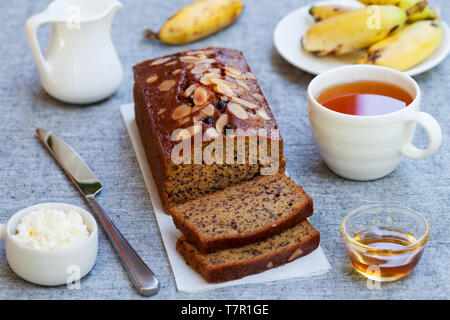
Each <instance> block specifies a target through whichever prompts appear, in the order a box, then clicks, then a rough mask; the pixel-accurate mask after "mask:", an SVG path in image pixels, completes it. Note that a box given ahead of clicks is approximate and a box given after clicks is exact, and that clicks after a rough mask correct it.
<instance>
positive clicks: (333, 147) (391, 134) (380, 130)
mask: <svg viewBox="0 0 450 320" xmlns="http://www.w3.org/2000/svg"><path fill="white" fill-rule="evenodd" d="M354 81H379V82H385V83H390V84H394V85H396V86H399V87H401V88H403V89H404V90H406V91H407V92H409V94H411V96H412V97H413V98H414V100H413V102H411V104H410V105H408V106H407V107H405V108H403V109H401V110H399V111H396V112H392V113H388V114H383V115H377V116H356V115H347V114H343V113H339V112H336V111H332V110H330V109H328V108H325V107H324V106H322V105H321V104H320V103H318V102H317V98H318V96H319V95H320V94H321V93H322V92H323V91H324V90H325V89H328V88H330V87H333V86H335V85H339V84H345V83H349V82H354ZM420 100H421V93H420V88H419V86H418V84H417V83H416V81H414V79H412V78H411V77H409V76H407V75H405V74H404V73H402V72H399V71H396V70H394V69H390V68H386V67H380V66H371V65H350V66H344V67H338V68H335V69H331V70H329V71H326V72H323V73H321V74H320V75H318V76H317V77H316V78H314V79H313V80H312V81H311V83H310V84H309V87H308V105H309V108H308V114H309V121H310V124H311V130H312V134H313V137H314V140H315V142H316V146H317V149H318V150H319V153H320V155H321V156H322V158H323V160H324V161H325V163H326V164H327V165H328V167H329V168H330V169H331V170H332V171H334V172H335V173H336V174H338V175H340V176H342V177H344V178H347V179H352V180H360V181H367V180H374V179H378V178H382V177H384V176H386V175H388V174H389V173H391V172H392V171H394V170H395V168H396V167H397V165H398V164H399V163H400V161H401V160H402V159H403V157H404V156H406V157H408V158H412V159H421V158H425V157H428V156H429V155H431V154H432V153H434V152H435V151H436V150H437V149H438V148H439V146H440V144H441V141H442V132H441V128H440V126H439V123H438V122H437V121H436V120H435V119H434V118H433V117H432V116H430V115H429V114H428V113H425V112H421V111H420ZM417 124H419V125H421V126H422V127H423V128H425V130H426V131H427V133H428V136H429V144H428V147H427V149H426V150H422V149H419V148H417V147H415V146H414V145H413V144H412V143H411V141H412V139H413V137H414V133H415V130H416V125H417Z"/></svg>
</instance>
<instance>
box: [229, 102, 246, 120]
mask: <svg viewBox="0 0 450 320" xmlns="http://www.w3.org/2000/svg"><path fill="white" fill-rule="evenodd" d="M227 108H228V111H230V113H231V114H233V115H234V116H235V117H236V118H238V119H241V120H246V119H248V113H247V111H245V110H244V108H242V107H241V105H240V104H237V103H233V102H231V103H229V104H227Z"/></svg>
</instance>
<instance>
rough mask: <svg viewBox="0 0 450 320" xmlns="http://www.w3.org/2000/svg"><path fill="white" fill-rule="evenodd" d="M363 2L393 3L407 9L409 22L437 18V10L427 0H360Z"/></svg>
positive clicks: (373, 3) (374, 3) (371, 3)
mask: <svg viewBox="0 0 450 320" xmlns="http://www.w3.org/2000/svg"><path fill="white" fill-rule="evenodd" d="M358 1H359V2H361V3H362V4H365V5H367V6H369V5H392V6H397V7H399V8H402V9H404V10H406V15H407V16H408V22H415V21H418V20H426V19H435V18H436V17H437V12H436V11H435V10H434V9H431V8H430V7H429V6H428V1H427V0H358Z"/></svg>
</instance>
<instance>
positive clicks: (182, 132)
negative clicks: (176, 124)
mask: <svg viewBox="0 0 450 320" xmlns="http://www.w3.org/2000/svg"><path fill="white" fill-rule="evenodd" d="M176 131H177V132H176V134H175V139H176V140H178V141H181V140H184V139H189V138H190V137H191V133H190V132H189V130H188V129H176Z"/></svg>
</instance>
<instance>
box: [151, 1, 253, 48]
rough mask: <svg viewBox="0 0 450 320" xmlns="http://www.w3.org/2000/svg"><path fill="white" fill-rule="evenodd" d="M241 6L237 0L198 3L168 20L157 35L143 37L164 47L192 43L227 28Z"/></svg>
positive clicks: (152, 33)
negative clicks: (162, 44)
mask: <svg viewBox="0 0 450 320" xmlns="http://www.w3.org/2000/svg"><path fill="white" fill-rule="evenodd" d="M243 7H244V4H243V3H242V2H241V1H240V0H197V1H195V2H193V3H191V4H189V5H187V6H185V7H184V8H182V9H181V10H180V11H178V12H177V13H175V14H174V15H173V16H172V17H171V18H169V19H168V20H167V21H166V23H164V25H163V26H162V28H161V30H160V31H159V32H158V33H154V32H152V31H150V30H145V31H144V35H145V36H146V37H148V38H150V39H160V40H161V41H163V42H165V43H167V44H174V45H179V44H185V43H189V42H193V41H196V40H199V39H201V38H204V37H207V36H209V35H211V34H213V33H215V32H217V31H219V30H221V29H223V28H225V27H228V26H229V25H230V24H232V23H233V22H235V21H236V20H237V18H238V17H239V16H240V14H241V12H242V9H243Z"/></svg>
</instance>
